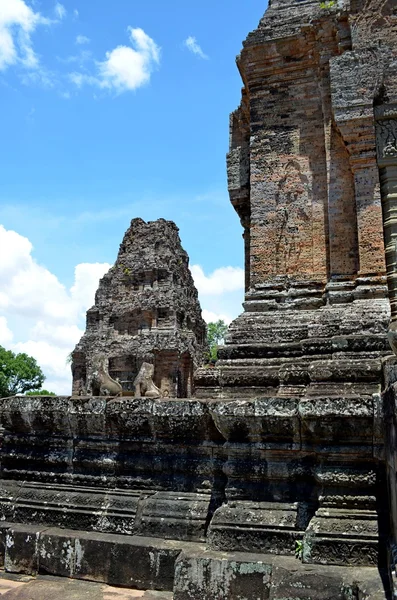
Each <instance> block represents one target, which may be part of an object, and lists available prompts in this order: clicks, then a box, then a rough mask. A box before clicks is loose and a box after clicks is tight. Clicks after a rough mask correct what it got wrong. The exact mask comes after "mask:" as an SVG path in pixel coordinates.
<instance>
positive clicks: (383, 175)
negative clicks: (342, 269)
mask: <svg viewBox="0 0 397 600" xmlns="http://www.w3.org/2000/svg"><path fill="white" fill-rule="evenodd" d="M375 117H376V145H377V155H378V167H379V173H380V183H381V197H382V207H383V228H384V238H385V253H386V271H387V285H388V289H389V298H390V307H391V321H392V323H395V322H396V321H397V253H396V247H397V105H392V106H380V107H378V108H376V109H375Z"/></svg>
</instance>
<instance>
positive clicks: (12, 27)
mask: <svg viewBox="0 0 397 600" xmlns="http://www.w3.org/2000/svg"><path fill="white" fill-rule="evenodd" d="M49 22H50V21H49V20H48V19H45V18H44V17H42V16H41V14H40V13H38V12H34V11H33V9H32V8H31V7H30V6H28V5H27V4H26V2H24V0H2V1H1V4H0V71H2V70H5V69H7V68H8V67H10V66H11V65H15V64H17V63H19V64H21V65H23V66H24V67H26V68H28V69H34V68H37V66H38V64H39V60H38V58H37V55H36V54H35V52H34V50H33V46H32V41H31V34H32V33H33V32H34V31H35V29H36V27H37V26H38V25H40V24H48V23H49Z"/></svg>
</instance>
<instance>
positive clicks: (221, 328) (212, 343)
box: [207, 319, 227, 362]
mask: <svg viewBox="0 0 397 600" xmlns="http://www.w3.org/2000/svg"><path fill="white" fill-rule="evenodd" d="M226 332H227V325H226V323H225V321H222V319H219V321H216V322H215V323H208V325H207V342H208V345H209V347H210V352H209V361H210V362H213V361H216V360H217V359H218V346H220V345H222V343H223V339H224V337H225V335H226Z"/></svg>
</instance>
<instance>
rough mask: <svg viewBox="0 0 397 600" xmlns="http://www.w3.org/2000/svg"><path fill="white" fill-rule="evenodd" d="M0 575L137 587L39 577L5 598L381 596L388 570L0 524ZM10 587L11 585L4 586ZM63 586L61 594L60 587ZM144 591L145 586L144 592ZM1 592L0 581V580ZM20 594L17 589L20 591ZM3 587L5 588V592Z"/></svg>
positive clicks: (374, 599)
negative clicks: (56, 594)
mask: <svg viewBox="0 0 397 600" xmlns="http://www.w3.org/2000/svg"><path fill="white" fill-rule="evenodd" d="M1 539H2V547H3V551H2V553H1V555H0V556H1V557H2V558H4V565H5V570H6V573H7V574H10V573H12V574H19V576H21V575H31V576H36V575H37V574H38V573H40V574H43V573H44V574H46V575H48V574H56V575H63V576H65V577H71V578H73V579H74V580H84V581H93V582H97V583H104V584H110V585H112V584H113V585H114V584H115V583H117V584H118V585H119V586H120V585H121V586H125V587H128V588H136V589H137V590H141V591H140V592H135V595H134V593H133V592H131V590H128V591H127V590H124V591H123V589H121V588H118V589H117V590H116V589H115V588H109V587H107V586H101V587H100V586H97V587H96V588H93V587H91V588H90V587H89V586H88V585H87V584H85V586H83V589H82V586H81V585H77V584H76V582H75V583H74V584H71V582H69V583H68V584H66V583H64V584H62V583H60V582H59V579H51V578H48V577H47V578H45V579H42V578H40V577H39V579H38V581H37V583H36V586H35V585H32V583H31V582H30V584H29V586H28V587H27V589H28V590H29V595H28V596H27V595H24V591H25V590H19V591H18V592H16V591H15V586H14V591H13V592H12V593H9V595H8V596H7V594H6V596H5V597H9V598H20V599H21V600H23V599H25V598H29V600H36V599H37V600H44V598H47V597H48V598H49V597H50V593H48V595H46V591H49V592H51V593H54V592H57V591H59V592H62V598H65V600H66V599H69V598H70V600H74V598H81V597H83V596H82V595H79V594H82V592H83V591H84V598H85V597H87V598H89V599H90V598H93V599H94V598H95V599H96V598H98V599H99V598H100V599H102V598H103V600H107V598H109V599H110V598H119V597H120V599H123V600H124V599H125V600H129V599H130V598H131V599H132V598H135V597H136V598H138V597H141V598H147V600H149V599H150V600H156V599H158V600H168V599H169V600H171V599H172V598H173V599H174V600H215V599H216V600H229V599H233V600H246V599H247V598H249V599H254V598H255V599H258V600H285V599H286V598H288V599H300V600H307V599H312V598H316V599H317V600H359V599H361V598H371V600H383V599H384V598H387V597H388V595H387V594H388V589H387V587H386V589H385V587H384V586H385V585H386V586H387V585H388V581H387V573H382V572H379V571H378V569H376V568H374V567H370V568H363V567H360V568H351V567H332V566H325V567H324V566H321V567H319V566H313V565H305V564H302V563H301V562H300V561H299V560H297V559H293V558H288V557H280V556H279V557H275V556H272V555H266V554H252V553H241V552H240V553H227V552H214V551H209V550H206V549H205V547H204V546H203V545H202V544H193V543H186V542H182V543H177V542H168V543H167V542H164V540H159V539H155V538H151V539H147V538H138V537H136V536H132V537H130V538H129V537H126V536H118V535H109V534H89V533H86V532H81V531H71V530H60V529H55V528H53V529H52V528H43V527H34V526H27V525H12V526H8V525H7V524H3V527H2V529H1ZM10 587H11V589H12V587H13V586H10ZM65 588H66V595H64V590H65ZM35 590H36V591H35ZM150 590H151V591H150ZM0 592H1V579H0ZM20 592H21V593H20ZM7 593H8V592H7Z"/></svg>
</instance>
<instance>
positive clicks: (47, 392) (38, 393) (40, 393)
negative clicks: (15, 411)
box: [25, 390, 56, 396]
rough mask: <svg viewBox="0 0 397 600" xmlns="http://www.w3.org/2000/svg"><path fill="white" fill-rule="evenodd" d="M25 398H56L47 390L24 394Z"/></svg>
mask: <svg viewBox="0 0 397 600" xmlns="http://www.w3.org/2000/svg"><path fill="white" fill-rule="evenodd" d="M25 396H56V394H55V393H54V392H49V391H48V390H39V391H38V392H35V391H33V390H31V391H30V392H26V394H25Z"/></svg>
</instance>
